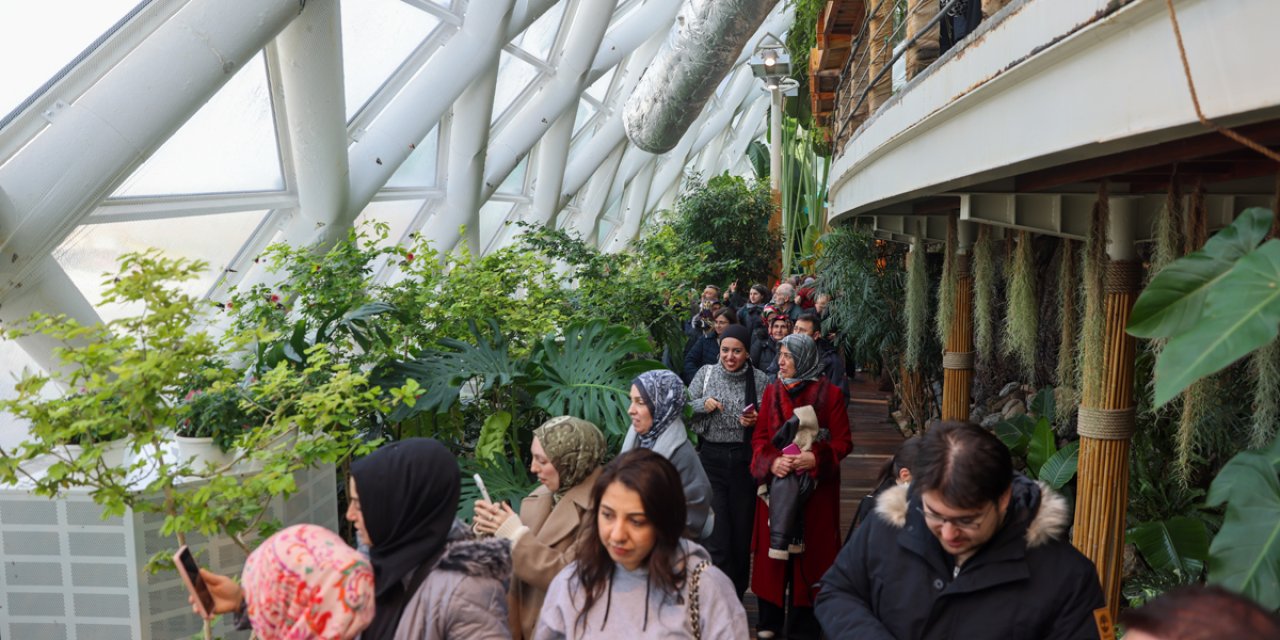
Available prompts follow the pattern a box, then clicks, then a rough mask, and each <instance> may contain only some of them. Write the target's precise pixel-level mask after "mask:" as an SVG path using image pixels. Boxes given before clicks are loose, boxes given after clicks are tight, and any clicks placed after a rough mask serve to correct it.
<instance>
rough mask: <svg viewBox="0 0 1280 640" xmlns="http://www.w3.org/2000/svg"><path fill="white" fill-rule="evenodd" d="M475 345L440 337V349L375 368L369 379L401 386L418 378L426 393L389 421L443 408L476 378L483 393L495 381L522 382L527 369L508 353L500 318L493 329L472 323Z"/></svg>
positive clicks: (491, 323)
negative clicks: (485, 328)
mask: <svg viewBox="0 0 1280 640" xmlns="http://www.w3.org/2000/svg"><path fill="white" fill-rule="evenodd" d="M470 327H471V333H472V334H473V337H474V338H475V344H474V345H473V344H470V343H468V342H464V341H462V340H455V339H453V338H444V339H441V340H440V342H439V343H438V346H437V347H435V348H429V349H425V350H423V351H422V352H420V353H419V354H418V357H416V358H414V359H413V360H408V361H402V362H392V363H389V364H386V365H383V366H382V367H379V368H378V369H376V370H375V372H374V375H373V376H371V377H370V380H369V381H370V383H371V384H375V385H377V386H379V387H382V388H383V389H391V388H397V387H401V386H403V385H404V383H405V381H406V380H409V379H413V380H416V381H417V382H418V385H419V386H421V387H422V389H423V393H422V395H420V396H418V400H417V402H415V403H413V404H411V405H410V404H402V405H400V406H398V407H396V409H395V410H394V411H392V413H391V415H389V416H387V420H388V421H390V422H400V421H402V420H406V419H408V418H411V417H413V416H415V415H417V414H419V413H422V412H424V411H429V412H432V413H444V412H446V411H448V410H449V409H451V408H453V406H454V405H455V404H457V402H458V393H459V391H461V389H462V385H463V384H464V383H466V382H468V381H474V382H475V383H476V385H477V389H476V392H477V393H484V392H486V391H488V390H490V389H492V388H494V387H495V386H504V385H509V384H515V383H518V382H522V381H523V380H524V379H525V376H526V374H525V371H524V368H523V367H522V366H521V363H519V362H516V361H514V360H512V359H511V356H510V355H509V354H508V353H507V339H506V336H504V335H503V334H502V330H501V329H500V328H499V327H498V323H497V321H496V320H493V319H490V320H489V322H488V325H487V328H488V331H481V330H480V328H479V327H478V326H476V323H475V322H471V323H470Z"/></svg>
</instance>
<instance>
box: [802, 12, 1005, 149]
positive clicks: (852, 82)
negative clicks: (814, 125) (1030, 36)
mask: <svg viewBox="0 0 1280 640" xmlns="http://www.w3.org/2000/svg"><path fill="white" fill-rule="evenodd" d="M1009 1H1010V0H832V1H831V2H828V3H827V4H826V6H825V7H824V8H823V11H822V12H821V13H820V15H819V17H818V25H817V34H818V42H817V44H818V46H817V47H815V48H814V50H813V51H812V52H811V53H810V56H809V61H810V62H809V79H810V96H811V100H812V105H811V106H812V108H813V113H814V116H815V118H816V119H817V121H818V124H820V125H824V126H826V127H827V129H828V131H829V132H830V136H831V141H832V144H833V145H834V148H835V151H836V153H837V155H838V154H839V153H841V152H842V151H843V149H844V145H845V144H846V143H847V142H848V141H849V139H850V138H852V137H853V134H854V133H855V132H856V131H857V130H858V127H860V126H861V125H862V123H863V122H866V120H867V118H869V117H870V116H871V114H873V113H875V112H876V110H877V109H879V108H880V106H881V105H883V104H884V103H885V102H886V101H888V100H889V98H890V97H891V96H892V95H893V92H894V91H895V89H896V88H898V87H899V86H901V85H902V84H905V83H906V82H909V81H910V80H911V79H912V78H914V77H916V76H917V75H919V74H920V73H922V72H923V71H925V70H926V69H928V68H929V67H930V65H932V64H933V63H934V62H935V61H937V60H938V58H939V56H941V55H942V53H944V52H945V51H947V50H948V49H949V48H950V47H952V46H953V45H955V44H956V43H958V42H959V41H960V40H962V39H963V38H964V37H965V36H966V35H968V34H969V33H972V32H973V31H974V29H975V28H976V27H977V25H978V24H979V23H981V21H982V20H983V19H984V18H985V17H986V16H990V15H991V14H993V13H995V12H996V11H998V10H999V9H1000V8H1001V7H1003V6H1004V5H1006V4H1008V3H1009Z"/></svg>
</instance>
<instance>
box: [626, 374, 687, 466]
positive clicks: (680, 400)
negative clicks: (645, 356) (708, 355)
mask: <svg viewBox="0 0 1280 640" xmlns="http://www.w3.org/2000/svg"><path fill="white" fill-rule="evenodd" d="M631 384H633V385H635V387H636V389H638V390H639V391H640V397H641V398H643V399H644V403H645V405H647V406H648V407H649V415H651V416H653V426H652V427H649V430H648V431H646V432H645V433H639V434H636V440H637V441H638V444H639V445H640V447H641V448H642V449H652V448H653V445H654V443H655V442H657V441H658V436H660V435H662V432H663V431H666V430H667V425H669V424H671V422H672V421H673V420H674V419H675V418H678V417H680V414H681V413H682V412H683V411H684V404H685V397H684V396H685V393H684V383H683V382H681V381H680V376H678V375H676V374H675V373H674V372H671V371H668V370H666V369H655V370H653V371H646V372H644V373H642V374H640V375H638V376H636V379H635V380H632V381H631Z"/></svg>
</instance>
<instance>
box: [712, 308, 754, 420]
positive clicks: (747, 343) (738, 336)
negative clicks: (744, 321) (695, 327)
mask: <svg viewBox="0 0 1280 640" xmlns="http://www.w3.org/2000/svg"><path fill="white" fill-rule="evenodd" d="M725 338H733V339H735V340H737V341H738V342H741V343H742V348H743V349H746V350H747V353H750V352H751V332H750V331H748V330H747V328H746V327H744V326H742V325H740V324H731V325H729V326H727V327H725V328H724V333H721V334H720V340H721V341H722V342H723V341H724V339H725ZM720 366H721V368H723V367H724V364H723V363H721V365H720ZM725 371H728V369H725ZM729 373H743V374H745V375H746V377H747V381H746V384H745V385H744V387H743V389H744V390H745V391H746V393H747V395H746V399H745V400H743V401H742V406H743V408H744V409H745V408H746V407H749V406H751V405H753V404H755V403H756V372H755V365H754V363H752V362H751V358H747V362H746V364H744V365H742V369H739V370H738V371H729Z"/></svg>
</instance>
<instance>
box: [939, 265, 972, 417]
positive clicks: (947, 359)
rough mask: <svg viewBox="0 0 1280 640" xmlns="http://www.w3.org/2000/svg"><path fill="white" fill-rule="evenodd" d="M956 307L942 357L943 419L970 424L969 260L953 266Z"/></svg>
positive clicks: (970, 281) (970, 327) (970, 312)
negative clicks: (966, 421)
mask: <svg viewBox="0 0 1280 640" xmlns="http://www.w3.org/2000/svg"><path fill="white" fill-rule="evenodd" d="M954 269H955V271H954V273H955V276H956V282H955V295H954V300H955V307H954V312H953V313H952V314H951V330H950V331H948V332H947V341H946V352H945V353H943V356H942V419H943V420H968V419H969V401H970V397H971V392H972V389H973V357H974V351H973V277H972V276H971V275H969V256H968V255H957V256H956V260H955V265H954Z"/></svg>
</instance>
